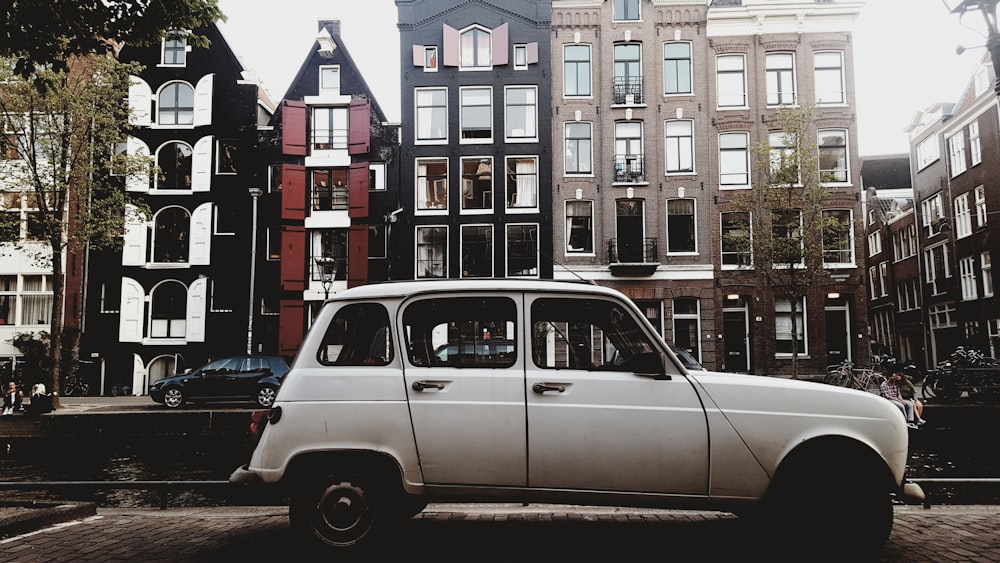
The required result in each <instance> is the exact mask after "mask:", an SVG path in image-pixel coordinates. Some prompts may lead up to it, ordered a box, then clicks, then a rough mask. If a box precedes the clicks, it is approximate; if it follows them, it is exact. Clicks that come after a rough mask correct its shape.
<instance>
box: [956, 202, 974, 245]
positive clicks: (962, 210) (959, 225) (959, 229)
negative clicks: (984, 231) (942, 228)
mask: <svg viewBox="0 0 1000 563" xmlns="http://www.w3.org/2000/svg"><path fill="white" fill-rule="evenodd" d="M954 206H955V238H956V239H960V238H965V237H967V236H970V235H971V234H972V212H971V211H970V210H969V193H968V192H966V193H964V194H961V195H959V196H957V197H955V201H954Z"/></svg>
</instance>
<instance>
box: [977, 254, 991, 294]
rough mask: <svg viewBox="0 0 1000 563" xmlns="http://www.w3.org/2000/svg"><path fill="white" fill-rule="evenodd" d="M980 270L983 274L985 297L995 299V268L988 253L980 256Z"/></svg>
mask: <svg viewBox="0 0 1000 563" xmlns="http://www.w3.org/2000/svg"><path fill="white" fill-rule="evenodd" d="M979 268H980V271H981V272H982V273H983V297H993V266H992V264H991V260H990V253H989V252H988V251H987V252H982V253H980V254H979Z"/></svg>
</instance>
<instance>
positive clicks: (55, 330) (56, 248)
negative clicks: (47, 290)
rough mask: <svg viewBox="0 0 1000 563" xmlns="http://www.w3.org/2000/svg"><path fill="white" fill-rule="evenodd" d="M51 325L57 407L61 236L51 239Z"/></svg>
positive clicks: (56, 403)
mask: <svg viewBox="0 0 1000 563" xmlns="http://www.w3.org/2000/svg"><path fill="white" fill-rule="evenodd" d="M51 242H52V325H51V329H50V332H51V334H50V338H49V359H50V360H51V361H52V407H53V408H59V407H60V404H59V393H60V387H61V385H60V384H61V383H62V335H63V320H64V319H63V303H64V302H65V300H66V296H65V292H64V291H63V287H64V285H65V281H64V280H63V265H62V255H63V250H62V238H61V237H60V238H59V239H53V240H52V241H51Z"/></svg>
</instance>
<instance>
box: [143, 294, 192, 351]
mask: <svg viewBox="0 0 1000 563" xmlns="http://www.w3.org/2000/svg"><path fill="white" fill-rule="evenodd" d="M186 319H187V288H185V287H184V284H182V283H180V282H178V281H165V282H163V283H161V284H160V285H158V286H156V287H155V288H154V289H153V293H152V303H151V305H150V323H149V336H150V338H184V336H185V333H186V330H187V327H186V326H185V323H186Z"/></svg>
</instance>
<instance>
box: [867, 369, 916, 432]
mask: <svg viewBox="0 0 1000 563" xmlns="http://www.w3.org/2000/svg"><path fill="white" fill-rule="evenodd" d="M905 378H906V376H905V375H903V372H901V371H899V370H898V369H896V370H893V371H892V372H891V373H890V374H889V376H888V377H886V378H885V380H884V381H882V383H881V385H879V393H880V394H881V395H882V396H883V397H885V398H886V399H888V400H889V401H890V402H891V403H892V404H894V405H896V406H897V407H899V410H900V411H902V413H903V416H904V417H906V425H907V426H908V427H910V428H919V427H920V426H923V424H924V423H925V422H926V421H925V420H924V419H923V418H922V417H921V416H920V415H921V414H922V413H923V405H922V404H920V401H918V400H917V399H907V398H905V397H903V392H902V387H903V381H904V379H905ZM918 404H920V406H919V407H918V406H917V405H918Z"/></svg>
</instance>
